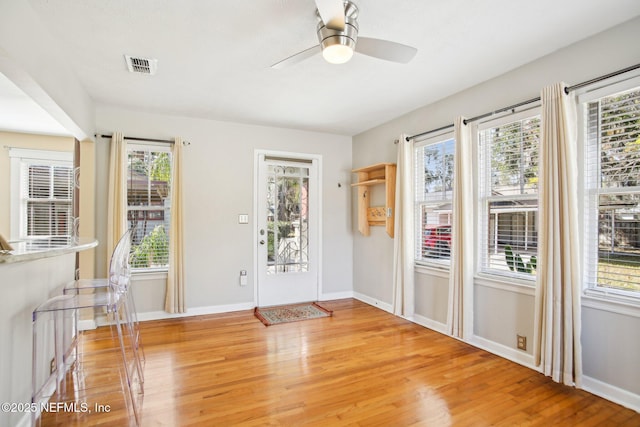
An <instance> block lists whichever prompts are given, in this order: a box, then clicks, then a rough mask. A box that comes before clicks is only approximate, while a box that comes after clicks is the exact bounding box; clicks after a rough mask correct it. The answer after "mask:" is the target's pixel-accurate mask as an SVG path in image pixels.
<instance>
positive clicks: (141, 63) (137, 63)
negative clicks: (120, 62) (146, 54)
mask: <svg viewBox="0 0 640 427" xmlns="http://www.w3.org/2000/svg"><path fill="white" fill-rule="evenodd" d="M124 58H125V60H126V61H127V68H128V69H129V71H130V72H132V73H142V74H151V75H154V74H155V73H156V70H157V69H158V60H157V59H147V58H136V57H134V56H130V55H125V56H124Z"/></svg>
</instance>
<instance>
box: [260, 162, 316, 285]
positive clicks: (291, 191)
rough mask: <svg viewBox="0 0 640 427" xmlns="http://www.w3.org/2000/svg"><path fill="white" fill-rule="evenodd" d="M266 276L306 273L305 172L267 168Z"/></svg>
mask: <svg viewBox="0 0 640 427" xmlns="http://www.w3.org/2000/svg"><path fill="white" fill-rule="evenodd" d="M267 170H268V172H267V183H266V185H267V212H266V215H267V274H280V273H295V272H306V271H308V270H309V255H308V245H309V217H308V200H309V198H308V191H309V169H308V168H306V167H294V166H284V165H273V164H271V165H268V169H267Z"/></svg>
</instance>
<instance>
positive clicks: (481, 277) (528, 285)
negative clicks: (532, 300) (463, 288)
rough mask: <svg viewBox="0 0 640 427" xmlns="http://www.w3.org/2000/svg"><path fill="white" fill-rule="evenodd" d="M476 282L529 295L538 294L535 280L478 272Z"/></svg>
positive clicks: (476, 283)
mask: <svg viewBox="0 0 640 427" xmlns="http://www.w3.org/2000/svg"><path fill="white" fill-rule="evenodd" d="M474 284H475V285H479V286H485V287H488V288H495V289H500V290H503V291H509V292H515V293H518V294H524V295H529V296H535V294H536V282H535V280H523V279H519V278H517V277H507V276H493V275H488V274H485V273H478V274H476V275H475V277H474Z"/></svg>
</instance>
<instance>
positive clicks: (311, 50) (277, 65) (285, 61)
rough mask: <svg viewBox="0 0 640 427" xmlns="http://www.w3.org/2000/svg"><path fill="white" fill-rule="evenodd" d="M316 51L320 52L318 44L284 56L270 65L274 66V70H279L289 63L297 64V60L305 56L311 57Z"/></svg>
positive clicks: (305, 57) (302, 59)
mask: <svg viewBox="0 0 640 427" xmlns="http://www.w3.org/2000/svg"><path fill="white" fill-rule="evenodd" d="M316 53H320V45H315V46H313V47H310V48H309V49H305V50H303V51H302V52H298V53H296V54H294V55H291V56H290V57H288V58H285V59H283V60H282V61H280V62H276V63H275V64H273V65H272V66H271V68H275V69H276V70H279V69H281V68H285V67H288V66H290V65H293V64H297V63H298V62H302V61H304V60H305V59H307V58H311V57H312V56H313V55H315V54H316Z"/></svg>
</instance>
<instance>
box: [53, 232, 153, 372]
mask: <svg viewBox="0 0 640 427" xmlns="http://www.w3.org/2000/svg"><path fill="white" fill-rule="evenodd" d="M134 230H135V228H131V229H130V230H129V231H127V233H129V235H130V238H132V236H133V233H134ZM114 252H115V251H114ZM127 268H129V265H128V264H127ZM129 285H130V282H128V281H127V283H126V284H125V286H126V288H124V289H121V292H122V293H123V294H124V295H125V297H126V299H125V301H124V303H125V305H124V306H123V310H122V313H121V314H122V316H123V317H124V319H125V321H126V322H127V324H128V325H130V326H131V327H132V332H133V334H134V336H133V337H134V341H133V342H134V344H135V348H136V354H137V356H138V364H139V370H140V372H139V374H140V378H141V379H142V381H143V382H144V363H145V355H144V346H143V344H142V337H141V336H140V324H139V322H138V314H137V313H138V312H137V310H136V304H135V299H134V297H133V292H131V290H130V287H129ZM104 292H112V287H111V285H110V279H109V278H106V279H78V280H73V281H71V282H68V283H67V284H66V285H65V286H64V288H63V293H64V294H86V293H104Z"/></svg>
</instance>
